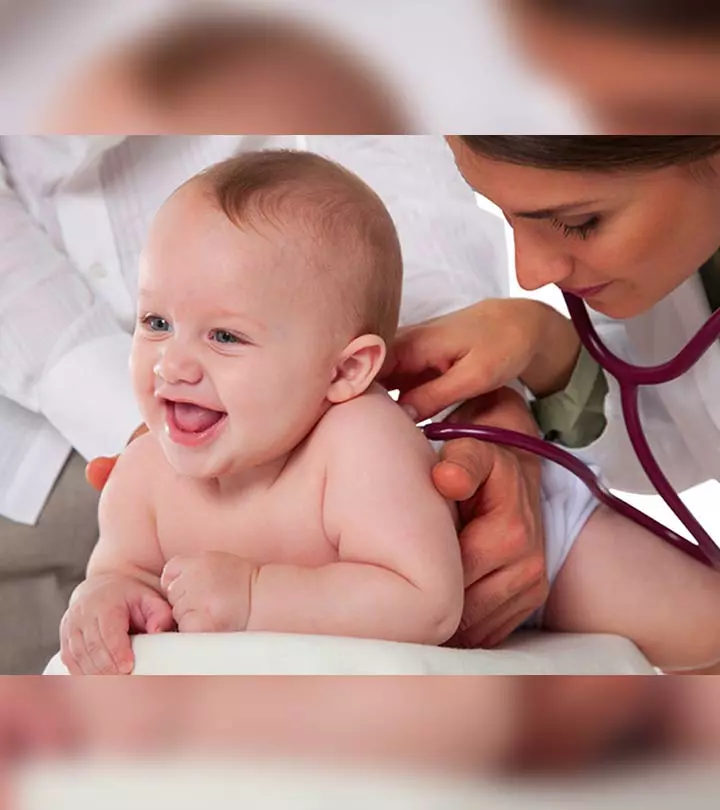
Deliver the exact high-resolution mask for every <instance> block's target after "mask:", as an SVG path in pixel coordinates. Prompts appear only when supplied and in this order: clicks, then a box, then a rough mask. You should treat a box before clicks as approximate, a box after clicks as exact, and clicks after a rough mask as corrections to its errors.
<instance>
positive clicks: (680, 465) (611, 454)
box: [577, 276, 720, 493]
mask: <svg viewBox="0 0 720 810" xmlns="http://www.w3.org/2000/svg"><path fill="white" fill-rule="evenodd" d="M709 316H710V307H709V305H708V303H707V299H706V297H705V293H704V290H703V287H702V284H701V282H700V279H699V277H698V276H693V277H692V278H690V279H689V280H688V281H686V282H685V283H683V284H682V285H681V286H680V287H679V288H678V289H677V290H675V291H674V292H673V293H671V294H670V295H669V296H668V297H667V298H665V300H663V301H661V302H660V303H659V304H657V305H656V306H655V307H653V308H652V309H651V310H650V311H649V312H646V313H645V314H643V315H640V316H638V317H636V318H631V319H628V320H626V321H611V320H610V319H608V318H602V317H597V316H595V315H593V320H594V321H595V323H596V325H597V326H598V329H599V332H600V334H601V337H602V338H603V339H604V340H605V342H606V343H607V345H608V346H609V347H610V348H611V349H612V350H613V351H615V352H616V353H617V354H618V355H619V356H621V357H622V358H624V359H625V360H629V361H630V362H632V363H635V364H638V365H656V364H658V363H662V362H664V361H666V360H668V359H670V358H671V357H673V356H674V355H675V354H677V352H678V351H679V350H680V349H682V348H683V346H685V345H686V343H687V342H688V340H690V338H692V336H693V335H694V334H695V333H696V332H697V330H698V329H699V328H700V327H701V326H702V324H703V323H704V322H705V321H706V320H707V318H708V317H709ZM607 376H608V382H609V385H610V391H609V393H608V397H607V400H606V408H605V413H606V416H607V427H606V429H605V431H604V433H603V434H602V435H601V436H600V438H599V439H597V440H596V441H595V442H594V443H593V444H591V445H590V446H588V447H587V448H584V449H583V450H581V451H578V452H577V455H578V456H580V457H581V458H583V459H584V460H585V461H591V462H593V463H595V464H597V465H598V466H599V467H600V469H601V470H602V473H603V476H604V478H605V480H606V481H607V482H608V483H609V485H610V486H612V487H614V488H616V489H620V490H624V491H626V492H636V493H654V492H655V490H654V489H653V487H652V486H651V485H650V484H649V482H648V480H647V477H646V476H645V474H644V472H643V470H642V468H641V467H640V464H639V462H638V460H637V458H636V456H635V453H634V451H633V449H632V446H631V445H630V439H629V437H628V433H627V430H626V428H625V421H624V419H623V416H622V409H621V404H620V395H619V388H618V385H617V383H616V381H615V380H614V379H613V378H612V377H610V375H607ZM640 416H641V420H642V422H643V425H644V426H645V431H646V435H647V436H648V440H649V442H650V446H651V448H652V450H653V453H654V454H655V456H656V458H657V460H658V463H659V464H660V466H661V468H662V469H663V471H664V473H665V475H667V477H668V478H669V480H670V481H671V483H672V484H673V486H674V487H675V489H677V490H685V489H688V488H690V487H692V486H694V485H696V484H700V483H703V482H705V481H709V480H712V479H719V478H720V344H718V342H717V341H716V342H715V343H714V344H713V346H711V348H710V349H709V350H708V352H707V353H706V354H705V355H704V357H703V358H702V359H701V360H700V361H699V362H698V363H697V365H695V366H694V368H692V369H690V371H688V373H687V374H685V375H684V376H683V377H681V378H680V379H679V380H676V381H675V382H672V383H666V384H664V385H661V386H656V387H654V388H643V389H641V392H640Z"/></svg>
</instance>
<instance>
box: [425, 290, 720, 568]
mask: <svg viewBox="0 0 720 810" xmlns="http://www.w3.org/2000/svg"><path fill="white" fill-rule="evenodd" d="M563 295H564V298H565V302H566V304H567V307H568V312H569V313H570V317H571V319H572V321H573V324H574V325H575V329H576V330H577V333H578V335H579V336H580V340H581V341H582V343H583V345H584V346H585V348H586V350H587V351H588V353H589V354H590V355H591V357H592V358H593V359H594V360H595V361H596V362H597V363H599V365H600V366H601V367H602V368H603V369H604V370H605V371H606V372H608V373H609V374H611V375H612V376H613V377H614V378H615V379H616V380H617V382H618V385H619V387H620V396H621V405H622V411H623V416H624V418H625V423H626V426H627V431H628V436H629V437H630V442H631V444H632V446H633V449H634V450H635V453H636V454H637V457H638V460H639V462H640V464H641V466H642V468H643V470H644V471H645V474H646V475H647V477H648V478H649V480H650V482H651V483H652V485H653V486H654V487H655V489H656V491H657V493H658V495H660V497H661V498H662V499H663V500H664V501H665V503H666V504H667V505H668V506H669V507H670V509H671V510H672V511H673V512H674V513H675V515H676V516H677V518H678V519H679V520H680V522H681V523H682V524H683V525H684V526H685V528H686V529H687V530H688V531H689V532H690V535H691V536H692V537H693V538H694V539H695V541H696V543H697V545H695V544H693V543H690V542H688V541H687V540H686V539H685V538H684V537H681V536H680V535H679V534H677V532H674V531H673V530H672V529H670V528H668V527H667V526H663V525H662V524H661V523H658V521H656V520H653V518H651V517H650V516H649V515H646V514H645V513H644V512H641V511H640V510H639V509H635V507H633V506H631V505H630V504H628V503H626V502H625V501H623V500H622V499H620V498H618V497H616V496H615V495H613V494H612V493H611V492H610V491H609V490H608V489H607V487H606V486H605V485H604V484H603V483H602V482H601V481H600V479H599V478H598V477H597V475H596V474H595V473H594V472H593V471H592V470H591V469H590V467H588V465H587V464H585V463H584V462H582V461H580V459H578V458H576V457H575V456H574V455H572V453H569V452H568V451H566V450H563V449H562V448H561V447H558V446H557V445H554V444H552V443H550V442H547V441H544V440H543V439H538V438H536V437H534V436H526V435H525V434H523V433H517V432H515V431H512V430H505V429H503V428H495V427H490V426H486V425H460V424H452V423H449V422H439V423H433V424H428V425H425V426H424V428H423V430H424V432H425V435H426V436H427V438H428V439H430V440H431V441H450V440H452V439H461V438H472V439H479V440H480V441H486V442H490V443H492V444H499V445H504V446H508V447H514V448H517V449H519V450H525V451H527V452H529V453H533V454H534V455H537V456H541V457H542V458H546V459H548V460H549V461H553V462H554V463H556V464H559V465H560V466H562V467H564V468H565V469H566V470H568V471H569V472H571V473H573V474H574V475H576V476H577V477H578V478H579V479H580V480H581V481H582V482H583V483H584V484H585V485H586V486H587V487H588V489H589V490H590V491H591V492H592V494H593V495H594V496H595V497H596V498H597V499H598V501H600V503H603V504H605V505H606V506H608V507H609V508H611V509H614V510H615V511H616V512H618V513H619V514H621V515H623V516H624V517H626V518H628V519H629V520H632V521H633V522H634V523H636V524H638V525H639V526H642V527H643V528H645V529H648V530H649V531H651V532H653V533H654V534H656V535H657V536H658V537H660V538H661V539H662V540H665V541H666V542H668V543H670V545H672V546H675V547H676V548H678V549H680V550H681V551H684V552H685V553H687V554H689V555H690V556H692V557H694V558H695V559H697V560H699V561H700V562H703V563H705V564H707V565H710V566H711V567H713V568H717V569H720V547H718V546H717V545H716V544H715V543H714V542H713V540H712V538H711V537H710V536H709V535H708V533H707V532H706V531H705V529H703V527H702V526H701V525H700V523H699V522H698V521H697V520H696V519H695V517H694V516H693V514H692V512H690V510H689V509H688V508H687V506H685V504H684V503H683V502H682V500H681V499H680V497H679V495H678V494H677V492H676V491H675V490H674V489H673V487H672V485H671V484H670V482H669V481H668V480H667V477H666V476H665V474H664V473H663V471H662V470H661V469H660V466H659V465H658V463H657V461H656V459H655V457H654V455H653V453H652V451H651V449H650V446H649V444H648V441H647V438H646V437H645V433H644V431H643V428H642V423H641V421H640V414H639V407H638V390H639V388H640V386H643V385H659V384H661V383H666V382H670V381H671V380H675V379H677V378H678V377H680V376H682V375H683V374H685V372H687V371H688V370H689V369H690V368H692V366H694V365H695V363H697V362H698V360H700V358H701V357H702V356H703V355H704V354H705V352H706V351H707V350H708V349H709V348H710V346H712V345H713V343H714V342H715V341H716V340H717V339H718V337H720V310H718V311H717V312H715V313H714V314H713V315H712V316H711V317H710V318H709V319H708V320H707V321H706V322H705V324H704V325H703V326H702V327H701V328H700V329H699V330H698V332H697V334H696V335H695V336H694V337H693V338H692V339H691V340H690V341H688V343H687V345H686V346H685V347H684V348H683V349H682V350H681V351H679V352H678V354H677V355H675V357H673V358H672V359H670V360H668V361H667V362H665V363H661V364H660V365H657V366H635V365H632V364H630V363H627V362H626V361H625V360H622V359H620V358H619V357H617V355H615V354H613V353H612V352H611V351H610V350H609V349H608V348H607V346H605V344H604V343H603V342H602V341H601V340H600V337H599V335H598V333H597V331H596V329H595V327H594V326H593V324H592V321H591V320H590V316H589V314H588V311H587V309H586V307H585V304H584V302H583V301H582V300H581V299H580V298H577V297H576V296H574V295H570V294H569V293H563Z"/></svg>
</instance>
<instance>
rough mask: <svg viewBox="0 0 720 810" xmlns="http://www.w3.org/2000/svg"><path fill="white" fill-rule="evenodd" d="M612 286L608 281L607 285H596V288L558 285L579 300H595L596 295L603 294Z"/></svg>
mask: <svg viewBox="0 0 720 810" xmlns="http://www.w3.org/2000/svg"><path fill="white" fill-rule="evenodd" d="M610 284H611V282H610V281H606V282H605V284H596V285H595V286H594V287H576V288H574V289H573V288H571V287H564V286H562V285H558V286H559V287H560V289H561V290H562V291H563V292H566V293H570V295H575V296H577V297H578V298H595V296H596V295H598V294H599V293H601V292H602V291H603V290H604V289H605V288H606V287H609V286H610Z"/></svg>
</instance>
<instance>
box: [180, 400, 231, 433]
mask: <svg viewBox="0 0 720 810" xmlns="http://www.w3.org/2000/svg"><path fill="white" fill-rule="evenodd" d="M165 408H166V412H167V422H168V427H169V428H170V429H171V432H172V433H184V434H188V435H189V436H195V437H198V438H199V437H201V436H204V435H206V434H208V433H209V432H210V431H212V429H213V428H214V427H216V426H217V425H219V424H220V422H222V421H223V420H224V419H225V417H226V416H227V414H226V413H225V412H224V411H216V410H214V409H213V408H206V407H205V406H203V405H197V404H195V403H193V402H173V401H172V400H170V399H166V400H165Z"/></svg>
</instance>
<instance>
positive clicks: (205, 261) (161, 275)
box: [131, 181, 344, 478]
mask: <svg viewBox="0 0 720 810" xmlns="http://www.w3.org/2000/svg"><path fill="white" fill-rule="evenodd" d="M297 239H298V237H297V236H294V235H293V234H292V229H289V232H288V233H287V234H281V233H280V232H279V231H276V230H275V229H273V228H271V227H261V228H260V230H259V231H255V230H254V229H251V228H249V229H248V230H247V231H241V230H240V229H239V228H237V227H236V226H235V225H234V224H233V223H231V222H230V221H229V220H228V219H227V217H226V216H225V214H224V213H223V212H222V211H220V210H219V209H217V208H216V207H215V206H214V205H213V204H212V203H211V202H210V201H209V200H208V198H207V197H205V196H204V194H203V192H202V188H201V186H200V183H199V182H198V181H194V182H192V183H191V184H189V185H187V186H185V187H184V188H182V189H181V190H180V191H179V192H177V193H176V194H175V195H174V196H173V197H172V198H171V199H170V200H169V201H168V202H167V203H166V204H165V205H164V206H163V208H162V209H161V210H160V212H159V213H158V215H157V217H156V219H155V222H154V224H153V227H152V229H151V233H150V236H149V239H148V243H147V245H146V248H145V251H144V254H143V257H142V259H141V263H140V290H139V297H138V323H137V326H136V330H135V334H134V338H133V350H132V358H131V369H132V376H133V384H134V387H135V393H136V396H137V398H138V402H139V405H140V409H141V413H142V415H143V418H144V419H145V422H146V423H147V425H148V427H149V428H150V430H151V431H152V433H153V434H154V435H155V436H156V437H157V438H158V440H159V441H160V443H161V445H162V447H163V449H164V451H165V454H166V456H167V458H168V461H169V462H170V463H171V464H172V466H173V467H174V468H175V469H176V470H177V471H178V472H180V473H181V474H184V475H190V476H194V477H202V478H212V477H216V476H223V475H231V474H237V473H239V472H241V471H244V470H247V469H249V468H250V467H254V466H257V465H260V464H265V463H269V462H272V461H277V460H281V459H283V457H284V456H285V455H286V454H287V453H289V452H290V451H291V450H292V449H293V448H294V447H295V446H296V445H297V444H298V443H299V442H300V441H301V440H302V439H303V438H305V436H306V435H307V434H308V432H309V431H310V430H311V429H312V427H313V426H314V424H315V423H316V422H317V420H318V418H319V417H320V416H321V415H322V413H323V411H324V409H325V407H326V405H327V400H326V394H327V392H328V388H329V387H330V384H331V382H332V378H333V375H334V373H335V364H336V362H337V360H338V357H339V354H340V352H341V351H342V349H343V348H344V345H343V346H340V345H339V344H338V341H337V339H335V338H334V337H333V335H332V329H328V323H327V320H328V319H327V316H326V315H325V314H324V311H323V308H322V306H319V305H318V301H319V299H321V298H322V295H320V294H318V291H317V289H316V288H315V285H314V283H313V281H312V271H311V270H309V269H308V268H307V267H306V266H305V265H304V260H303V258H302V253H303V252H302V251H299V250H298V249H297Z"/></svg>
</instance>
